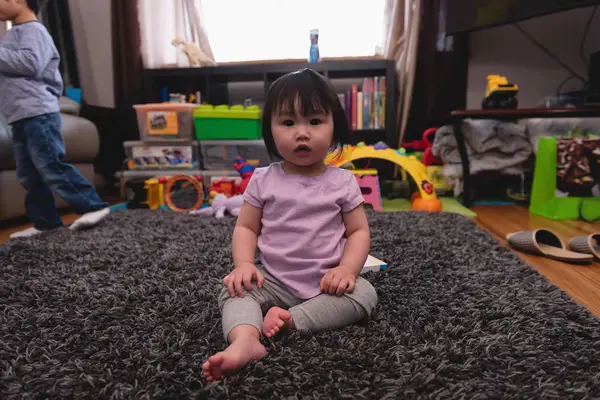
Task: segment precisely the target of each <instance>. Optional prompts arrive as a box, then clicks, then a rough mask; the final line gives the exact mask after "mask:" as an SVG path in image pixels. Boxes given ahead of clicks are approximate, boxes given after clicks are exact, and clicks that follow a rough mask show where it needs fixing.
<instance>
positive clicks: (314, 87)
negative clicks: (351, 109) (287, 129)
mask: <svg viewBox="0 0 600 400" xmlns="http://www.w3.org/2000/svg"><path fill="white" fill-rule="evenodd" d="M274 89H275V92H274V93H273V96H274V98H275V101H274V102H273V103H272V104H273V106H274V109H273V110H272V112H273V114H274V115H287V114H289V115H295V114H296V110H297V109H298V111H299V112H300V114H301V115H302V116H303V117H306V116H308V115H319V114H322V115H328V114H330V113H331V111H332V109H333V104H331V100H330V99H329V97H328V93H327V88H326V87H324V84H323V82H320V81H317V80H316V79H314V78H313V77H311V76H310V75H307V74H302V73H296V74H291V75H289V76H288V77H286V79H285V80H284V81H283V82H280V85H279V87H277V88H274Z"/></svg>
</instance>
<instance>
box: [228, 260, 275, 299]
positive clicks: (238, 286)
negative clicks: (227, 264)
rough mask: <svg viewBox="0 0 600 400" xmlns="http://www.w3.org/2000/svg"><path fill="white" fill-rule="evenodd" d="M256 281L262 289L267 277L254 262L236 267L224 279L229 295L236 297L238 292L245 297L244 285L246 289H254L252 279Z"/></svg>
mask: <svg viewBox="0 0 600 400" xmlns="http://www.w3.org/2000/svg"><path fill="white" fill-rule="evenodd" d="M253 280H255V281H256V286H257V287H258V288H259V289H260V288H261V287H262V285H263V283H265V277H264V276H263V274H261V273H260V271H259V270H258V268H256V265H254V264H250V263H248V264H242V265H238V266H237V267H235V269H234V270H233V271H232V272H231V273H230V274H229V275H227V276H226V277H225V279H223V282H224V283H225V285H226V286H227V290H228V291H229V295H230V296H231V297H235V295H236V293H237V294H238V295H239V296H240V297H244V291H243V290H242V284H243V287H244V288H246V290H252V289H253V287H252V281H253Z"/></svg>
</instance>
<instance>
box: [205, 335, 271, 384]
mask: <svg viewBox="0 0 600 400" xmlns="http://www.w3.org/2000/svg"><path fill="white" fill-rule="evenodd" d="M265 354H267V349H265V346H263V345H262V344H261V343H260V342H259V340H258V338H257V337H254V336H251V337H243V338H239V339H237V340H236V341H235V342H233V343H231V344H230V345H229V347H227V348H226V349H225V350H224V351H221V352H219V353H217V354H215V355H214V356H212V357H209V358H208V360H207V361H206V362H205V363H204V364H203V365H202V371H203V373H204V378H206V380H207V381H209V382H212V381H216V380H219V379H221V378H222V377H223V376H224V375H225V374H226V373H227V372H232V371H236V370H238V369H240V368H242V367H244V366H246V365H247V364H248V363H249V362H250V361H252V360H259V359H261V358H263V357H264V356H265Z"/></svg>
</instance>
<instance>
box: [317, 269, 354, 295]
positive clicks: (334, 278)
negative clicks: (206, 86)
mask: <svg viewBox="0 0 600 400" xmlns="http://www.w3.org/2000/svg"><path fill="white" fill-rule="evenodd" d="M355 283H356V276H355V275H354V273H353V272H352V271H350V270H349V269H347V268H345V267H343V266H341V265H340V266H339V267H335V268H332V269H330V270H329V271H327V273H326V274H325V276H324V277H323V278H321V292H323V293H329V294H335V295H336V296H341V295H343V294H344V293H351V292H352V291H353V290H354V284H355Z"/></svg>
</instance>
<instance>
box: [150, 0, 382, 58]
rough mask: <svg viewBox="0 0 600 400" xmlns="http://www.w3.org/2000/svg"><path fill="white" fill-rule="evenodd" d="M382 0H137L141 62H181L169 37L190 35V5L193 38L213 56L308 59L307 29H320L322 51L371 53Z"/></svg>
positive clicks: (378, 37)
mask: <svg viewBox="0 0 600 400" xmlns="http://www.w3.org/2000/svg"><path fill="white" fill-rule="evenodd" d="M385 3H386V0H368V1H367V0H302V1H298V0H254V1H247V0H139V18H140V29H141V35H142V43H143V46H142V51H143V56H144V65H145V66H146V67H147V68H157V67H165V66H177V65H179V66H184V65H185V62H184V61H182V59H181V57H179V59H178V56H177V51H176V49H175V47H173V46H172V45H171V41H172V40H173V39H174V38H175V37H176V36H182V37H183V36H184V35H185V39H187V40H193V38H192V36H191V35H190V34H189V33H190V32H191V31H190V29H189V28H188V26H189V24H187V23H185V21H186V19H189V14H190V13H189V10H190V9H192V13H191V14H192V16H193V17H194V18H195V19H196V21H197V22H198V26H199V29H197V31H199V32H198V34H197V36H196V39H195V40H194V41H195V42H196V43H197V44H198V45H199V46H200V48H201V49H202V50H203V51H204V52H205V53H208V54H214V58H213V59H214V60H216V62H221V63H222V62H245V61H260V60H285V59H306V58H307V57H308V54H309V48H310V39H309V32H310V30H311V29H318V30H319V50H320V54H321V57H325V58H327V57H356V56H373V55H375V54H376V53H382V52H383V51H382V49H383V42H384V40H383V38H384V29H383V24H382V21H383V16H384V13H383V10H384V6H385ZM186 6H187V8H186ZM184 15H185V16H186V19H183V17H182V16H184ZM192 31H193V30H192ZM209 39H210V44H209Z"/></svg>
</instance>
